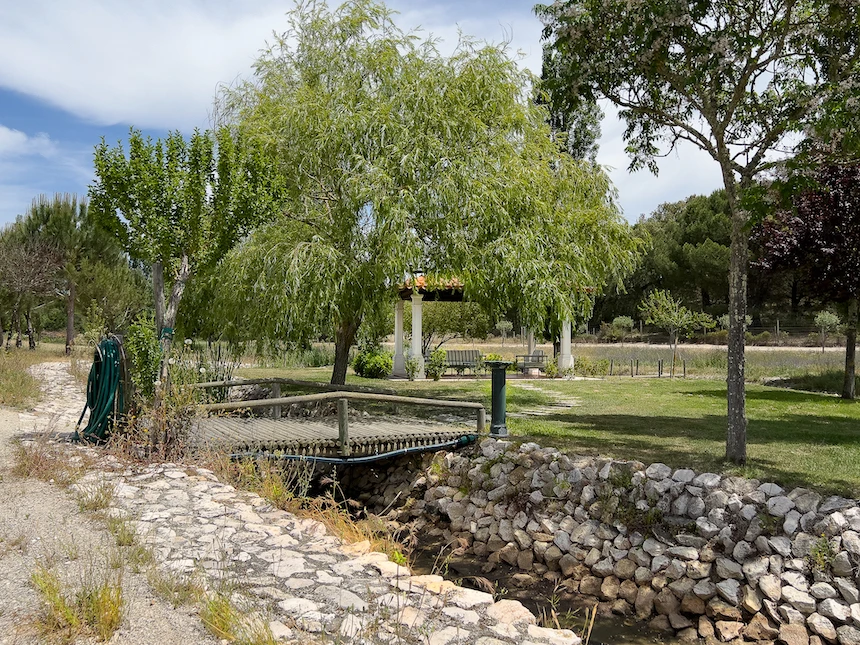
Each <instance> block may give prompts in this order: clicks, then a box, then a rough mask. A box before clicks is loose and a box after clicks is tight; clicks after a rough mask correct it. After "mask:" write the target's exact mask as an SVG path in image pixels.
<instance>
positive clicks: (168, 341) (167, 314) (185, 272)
mask: <svg viewBox="0 0 860 645" xmlns="http://www.w3.org/2000/svg"><path fill="white" fill-rule="evenodd" d="M189 277H191V264H190V263H189V261H188V256H187V255H183V256H182V259H181V260H180V262H179V272H178V273H177V274H176V278H175V279H174V281H173V289H171V291H170V300H168V302H167V309H166V310H165V311H164V318H163V320H164V324H163V325H162V329H163V330H164V333H162V334H161V338H160V342H161V370H160V379H161V386H162V387H166V386H167V379H168V377H169V373H168V369H167V367H168V363H167V361H168V359H169V358H170V348H171V347H172V345H173V328H174V327H175V326H176V316H177V314H178V313H179V303H180V302H181V301H182V294H183V293H185V285H186V284H187V282H188V278H189ZM162 293H164V291H163V290H162ZM156 299H157V296H156ZM162 301H163V299H162Z"/></svg>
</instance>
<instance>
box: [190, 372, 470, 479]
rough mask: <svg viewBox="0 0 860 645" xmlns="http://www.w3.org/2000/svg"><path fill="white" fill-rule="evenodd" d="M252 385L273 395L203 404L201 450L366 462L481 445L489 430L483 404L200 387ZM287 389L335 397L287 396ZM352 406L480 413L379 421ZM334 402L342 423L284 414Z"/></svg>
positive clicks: (346, 392) (196, 437)
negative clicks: (355, 414)
mask: <svg viewBox="0 0 860 645" xmlns="http://www.w3.org/2000/svg"><path fill="white" fill-rule="evenodd" d="M247 385H269V386H270V387H271V389H272V397H271V398H267V399H254V400H250V401H232V402H228V403H211V404H206V405H202V406H200V407H201V409H202V410H203V411H205V413H206V414H208V415H209V416H207V417H204V418H201V419H198V420H197V421H196V422H195V423H194V425H193V427H192V430H191V440H192V442H193V443H194V444H197V445H207V446H210V447H213V448H216V449H224V450H227V451H229V452H230V453H232V454H234V455H239V454H268V455H272V456H278V457H282V458H295V459H300V458H307V459H312V460H320V461H336V462H364V461H375V460H379V459H384V458H388V457H391V456H395V455H396V454H403V453H411V452H428V451H434V450H450V449H453V448H457V447H460V446H464V445H467V444H469V443H472V442H474V441H475V440H476V439H477V437H478V436H479V435H481V434H483V433H484V432H485V426H486V411H485V410H484V406H483V405H481V404H480V403H472V402H467V401H447V400H437V399H424V398H415V397H408V396H399V395H396V394H388V393H381V392H379V391H372V390H368V389H367V388H359V387H350V386H331V385H328V384H321V383H313V382H308V381H296V380H292V379H247V380H233V381H218V382H211V383H200V384H198V385H196V386H195V387H198V388H204V389H209V388H232V387H237V386H247ZM282 385H290V386H296V387H301V388H303V389H324V390H328V391H326V392H321V393H317V394H303V395H299V396H287V397H282V396H280V393H281V386H282ZM350 401H353V402H361V403H382V404H398V405H410V406H427V407H435V408H443V409H455V410H458V411H464V410H465V411H469V412H472V413H474V414H475V424H474V425H471V426H470V425H466V424H465V423H434V422H429V421H428V422H423V421H420V420H416V419H410V420H404V421H400V420H397V419H391V418H379V417H376V418H374V417H369V418H362V419H360V420H357V419H350V414H349V402H350ZM327 403H335V405H336V409H337V415H336V417H334V416H332V417H328V418H326V417H323V418H314V419H297V418H290V417H284V416H283V411H284V410H285V409H291V408H292V407H293V406H307V405H309V404H327ZM265 409H269V410H270V414H269V415H268V416H235V415H236V414H244V415H247V413H249V412H251V411H254V412H257V411H262V410H265Z"/></svg>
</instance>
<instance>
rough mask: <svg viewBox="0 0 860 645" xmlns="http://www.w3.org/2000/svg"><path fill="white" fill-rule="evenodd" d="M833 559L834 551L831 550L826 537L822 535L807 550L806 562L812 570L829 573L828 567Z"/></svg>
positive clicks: (831, 546)
mask: <svg viewBox="0 0 860 645" xmlns="http://www.w3.org/2000/svg"><path fill="white" fill-rule="evenodd" d="M835 557H836V551H834V550H833V545H831V544H830V540H828V539H827V536H825V535H822V536H821V537H819V538H818V539H817V540H815V542H813V544H812V548H810V549H809V555H808V556H807V560H808V561H809V566H811V567H812V569H813V570H815V571H821V572H823V573H827V572H828V571H830V565H832V564H833V559H834V558H835Z"/></svg>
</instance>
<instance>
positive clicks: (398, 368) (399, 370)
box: [391, 298, 406, 377]
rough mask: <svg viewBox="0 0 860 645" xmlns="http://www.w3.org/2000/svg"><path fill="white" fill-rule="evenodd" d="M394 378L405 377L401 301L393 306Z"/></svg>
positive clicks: (398, 300)
mask: <svg viewBox="0 0 860 645" xmlns="http://www.w3.org/2000/svg"><path fill="white" fill-rule="evenodd" d="M391 373H392V374H393V375H394V376H401V377H405V376H406V355H405V354H404V352H403V301H402V300H401V299H400V298H398V299H397V304H395V305H394V369H393V370H392V371H391Z"/></svg>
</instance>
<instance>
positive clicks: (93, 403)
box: [75, 336, 125, 443]
mask: <svg viewBox="0 0 860 645" xmlns="http://www.w3.org/2000/svg"><path fill="white" fill-rule="evenodd" d="M122 372H123V353H122V345H121V343H120V340H119V339H118V338H116V337H115V336H111V337H110V338H105V339H104V340H103V341H101V342H100V343H99V344H98V346H97V347H96V350H95V353H94V356H93V366H92V367H91V368H90V376H89V378H88V379H87V404H86V405H85V406H84V410H83V412H81V416H80V418H79V419H78V423H77V425H76V426H75V440H76V441H80V440H86V441H92V442H95V443H98V442H101V441H104V440H105V439H107V436H108V434H109V432H110V429H111V427H112V426H113V424H114V421H115V420H116V417H117V414H118V413H121V412H122V411H123V410H124V407H125V400H124V392H123V378H122ZM87 410H89V411H90V418H89V420H88V421H87V426H86V427H85V428H84V429H83V430H82V431H81V432H78V428H80V426H81V422H82V421H83V419H84V415H85V414H86V413H87Z"/></svg>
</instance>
